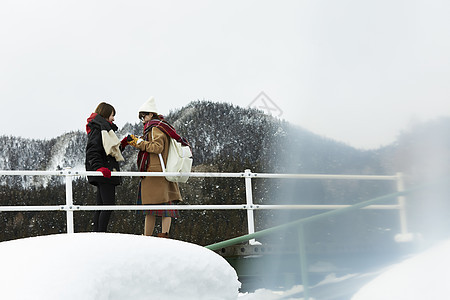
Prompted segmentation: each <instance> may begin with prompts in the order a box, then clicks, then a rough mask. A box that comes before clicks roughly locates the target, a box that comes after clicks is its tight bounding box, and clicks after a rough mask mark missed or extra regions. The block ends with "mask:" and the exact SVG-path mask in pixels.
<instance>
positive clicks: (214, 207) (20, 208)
mask: <svg viewBox="0 0 450 300" xmlns="http://www.w3.org/2000/svg"><path fill="white" fill-rule="evenodd" d="M350 206H351V205H250V206H249V205H246V204H235V205H73V206H70V207H67V206H66V205H59V206H45V205H43V206H12V205H11V206H0V211H54V210H72V211H89V210H92V211H93V210H137V211H139V210H167V209H170V210H235V209H238V210H239V209H241V210H246V209H254V210H277V209H278V210H283V209H299V210H301V209H303V210H334V209H341V208H345V207H350ZM399 208H400V206H399V205H370V206H367V207H363V208H362V209H399Z"/></svg>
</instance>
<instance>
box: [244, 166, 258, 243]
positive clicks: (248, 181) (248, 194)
mask: <svg viewBox="0 0 450 300" xmlns="http://www.w3.org/2000/svg"><path fill="white" fill-rule="evenodd" d="M251 176H252V172H251V171H250V169H246V170H245V198H246V203H247V223H248V234H251V233H254V232H255V217H254V214H253V192H252V178H251ZM248 242H249V243H250V245H254V244H255V243H256V240H255V239H251V240H249V241H248Z"/></svg>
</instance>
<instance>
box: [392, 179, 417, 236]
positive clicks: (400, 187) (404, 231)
mask: <svg viewBox="0 0 450 300" xmlns="http://www.w3.org/2000/svg"><path fill="white" fill-rule="evenodd" d="M404 191H405V183H404V181H403V174H402V173H397V192H404ZM397 201H398V206H399V217H400V234H397V235H396V236H395V240H396V241H397V242H408V241H411V240H412V239H413V236H412V234H411V233H409V232H408V225H407V222H406V206H405V202H406V198H405V196H398V197H397Z"/></svg>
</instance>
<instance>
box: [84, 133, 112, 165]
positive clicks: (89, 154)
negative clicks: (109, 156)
mask: <svg viewBox="0 0 450 300" xmlns="http://www.w3.org/2000/svg"><path fill="white" fill-rule="evenodd" d="M104 151H105V150H104V149H103V142H102V135H101V134H100V131H99V130H98V129H92V131H91V132H90V133H89V136H88V142H87V146H86V159H87V160H88V163H89V166H90V167H91V170H90V171H95V170H97V169H98V168H101V167H107V166H106V165H105V164H104V162H105V160H104V158H103V156H104V154H103V153H104Z"/></svg>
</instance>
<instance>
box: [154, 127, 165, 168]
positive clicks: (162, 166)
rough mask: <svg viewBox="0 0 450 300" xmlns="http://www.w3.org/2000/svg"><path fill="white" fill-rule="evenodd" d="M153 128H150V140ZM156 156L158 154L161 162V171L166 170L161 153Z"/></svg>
mask: <svg viewBox="0 0 450 300" xmlns="http://www.w3.org/2000/svg"><path fill="white" fill-rule="evenodd" d="M153 128H155V127H153ZM153 128H152V141H153ZM158 156H159V161H160V162H161V168H162V171H163V172H166V167H165V165H164V160H163V158H162V155H161V153H159V154H158Z"/></svg>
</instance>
